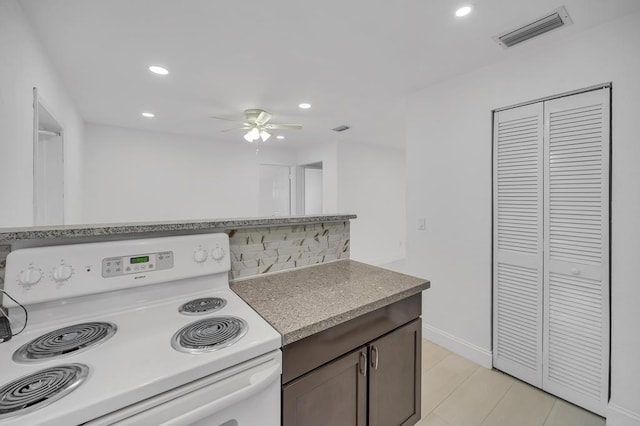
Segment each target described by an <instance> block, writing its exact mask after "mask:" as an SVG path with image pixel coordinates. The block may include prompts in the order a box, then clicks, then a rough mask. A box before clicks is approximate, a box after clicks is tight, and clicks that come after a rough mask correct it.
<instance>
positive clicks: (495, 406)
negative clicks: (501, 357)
mask: <svg viewBox="0 0 640 426" xmlns="http://www.w3.org/2000/svg"><path fill="white" fill-rule="evenodd" d="M491 371H494V370H493V369H491ZM515 384H516V382H515V380H512V381H511V384H510V385H509V387H507V390H506V391H505V392H504V393H503V394H502V396H501V397H500V398H499V399H498V400H497V401H496V404H495V405H494V406H493V408H491V410H489V412H488V413H487V415H486V416H484V417H483V418H482V421H480V426H482V424H483V423H484V421H485V420H487V418H489V416H490V415H491V413H493V411H494V410H495V409H496V408H497V407H498V404H500V401H502V400H503V399H504V398H505V396H507V394H508V393H509V391H510V390H511V388H512V387H513V385H515ZM541 426H542V425H541Z"/></svg>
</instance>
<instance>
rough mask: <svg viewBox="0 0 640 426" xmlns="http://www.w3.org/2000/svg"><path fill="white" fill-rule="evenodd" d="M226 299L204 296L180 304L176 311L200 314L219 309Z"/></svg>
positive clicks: (185, 313)
mask: <svg viewBox="0 0 640 426" xmlns="http://www.w3.org/2000/svg"><path fill="white" fill-rule="evenodd" d="M226 304H227V301H226V300H224V299H221V298H219V297H204V298H202V299H195V300H191V301H189V302H187V303H185V304H184V305H182V306H180V308H179V309H178V312H180V313H181V314H184V315H201V314H208V313H211V312H215V311H219V310H220V309H222V308H224V306H225V305H226Z"/></svg>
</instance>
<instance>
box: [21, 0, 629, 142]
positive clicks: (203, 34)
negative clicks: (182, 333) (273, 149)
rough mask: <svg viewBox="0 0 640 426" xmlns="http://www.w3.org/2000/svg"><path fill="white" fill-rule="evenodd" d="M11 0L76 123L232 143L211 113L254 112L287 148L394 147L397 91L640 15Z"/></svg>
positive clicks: (439, 1) (594, 4)
mask: <svg viewBox="0 0 640 426" xmlns="http://www.w3.org/2000/svg"><path fill="white" fill-rule="evenodd" d="M20 3H21V4H22V6H23V9H24V11H25V13H26V14H27V17H28V19H29V21H30V22H31V23H32V25H33V27H34V29H35V30H36V33H37V34H38V36H39V37H40V40H41V42H42V43H43V44H44V46H45V49H46V50H47V51H48V52H49V55H50V58H51V60H52V61H53V63H54V65H55V67H56V68H57V70H58V71H59V73H60V76H61V77H62V79H63V81H64V83H65V84H66V85H67V87H68V89H69V91H70V92H71V95H72V97H73V99H74V100H75V102H76V104H77V106H78V108H79V110H80V111H81V114H82V115H83V118H84V119H85V121H87V122H94V123H102V124H108V125H117V126H123V127H132V128H140V129H147V130H154V131H162V132H171V133H178V134H188V135H197V136H206V137H212V138H215V139H216V140H232V141H234V142H237V141H238V140H241V139H242V133H241V132H238V133H234V132H232V133H222V132H221V130H222V129H224V128H227V127H229V123H227V122H224V121H217V120H213V119H211V118H209V117H210V116H222V117H228V118H238V119H241V118H242V111H243V110H244V109H246V108H263V109H266V110H268V111H270V112H272V113H273V114H274V118H273V119H272V122H274V123H278V122H280V123H282V122H284V123H301V124H303V125H304V129H303V130H302V131H299V132H296V131H288V132H286V133H285V134H286V136H287V141H288V143H289V144H291V143H295V144H309V143H318V142H323V141H327V140H332V139H336V138H337V137H338V134H336V133H334V132H332V131H331V130H330V129H331V128H333V127H335V126H338V125H341V124H347V125H350V126H352V129H351V130H349V131H348V132H345V133H344V134H340V135H339V137H340V138H341V139H344V140H357V141H360V142H366V143H375V144H382V145H397V146H402V144H403V138H404V132H403V127H404V95H406V94H407V93H410V92H412V91H414V90H416V89H419V88H421V87H425V86H427V85H429V84H431V83H434V82H436V81H438V80H442V79H445V78H448V77H451V76H454V75H459V74H463V73H466V72H468V71H470V70H472V69H474V68H478V67H481V66H483V65H487V64H489V63H492V62H496V61H500V60H503V59H505V58H507V57H508V56H509V55H512V54H517V52H522V51H523V50H526V49H531V48H532V47H535V45H536V43H549V42H553V41H554V40H557V39H560V38H563V37H570V36H572V35H573V34H575V33H576V32H580V31H584V30H585V29H587V28H590V27H593V26H595V25H598V24H600V23H603V22H606V21H609V20H612V19H615V18H617V17H620V16H622V15H625V14H628V13H631V12H635V11H638V10H640V1H638V0H564V1H563V0H535V1H533V0H529V1H525V0H475V1H473V0H472V3H473V4H474V10H473V12H472V13H471V14H470V15H469V16H467V17H466V18H463V19H459V18H456V17H455V16H454V11H455V9H456V8H457V7H458V6H460V5H462V4H464V2H463V1H461V2H458V1H450V0H393V1H390V0H322V1H315V2H310V1H305V0H288V1H285V0H272V1H268V2H265V1H257V0H246V1H233V0H231V1H222V0H181V1H177V0H100V1H98V0H21V1H20ZM561 5H565V6H566V7H567V10H568V11H569V14H570V15H571V17H572V19H573V21H574V25H572V26H570V27H566V28H563V29H560V30H558V31H555V32H553V33H549V34H546V35H544V36H542V37H540V38H539V39H536V40H532V41H529V42H527V43H525V44H523V45H520V46H517V47H515V48H513V49H510V50H503V49H502V48H501V47H499V46H498V45H497V44H495V43H494V42H493V40H492V39H491V37H492V36H494V35H495V34H497V33H500V32H503V31H505V30H509V29H511V28H513V27H515V26H518V25H521V24H523V23H526V22H528V21H530V20H531V19H534V18H537V17H539V16H540V15H543V14H544V13H546V12H549V11H551V10H552V9H555V8H557V7H559V6H561ZM151 64H160V65H163V66H165V67H167V68H168V69H169V70H170V72H171V74H170V75H169V76H166V77H159V76H156V75H154V74H151V73H150V72H149V71H148V70H147V67H148V66H149V65H151ZM302 101H307V102H310V103H311V104H312V105H313V107H312V108H311V109H310V110H307V111H302V110H300V109H298V107H297V105H298V103H300V102H302ZM142 111H152V112H154V113H155V114H156V118H155V119H152V120H149V119H144V118H142V117H141V116H140V113H141V112H142ZM272 140H273V139H272ZM274 143H282V142H279V141H274Z"/></svg>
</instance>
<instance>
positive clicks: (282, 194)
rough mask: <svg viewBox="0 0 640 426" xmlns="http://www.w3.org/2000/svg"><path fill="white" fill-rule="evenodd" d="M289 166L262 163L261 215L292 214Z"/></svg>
mask: <svg viewBox="0 0 640 426" xmlns="http://www.w3.org/2000/svg"><path fill="white" fill-rule="evenodd" d="M289 175H290V170H289V166H280V165H273V164H260V176H259V178H260V182H259V191H260V194H259V197H260V201H259V206H258V207H259V212H260V216H289V215H291V185H290V183H291V181H290V178H289Z"/></svg>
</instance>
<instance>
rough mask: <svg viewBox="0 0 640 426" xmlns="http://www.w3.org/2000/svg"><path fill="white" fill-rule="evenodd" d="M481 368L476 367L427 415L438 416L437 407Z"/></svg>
mask: <svg viewBox="0 0 640 426" xmlns="http://www.w3.org/2000/svg"><path fill="white" fill-rule="evenodd" d="M474 364H475V363H474ZM476 365H477V364H476ZM481 368H483V367H482V366H480V365H478V366H477V367H476V369H475V370H473V371H472V372H471V373H470V374H469V376H468V377H466V378H465V379H464V380H463V381H462V382H460V384H459V385H458V386H456V387H455V388H453V389H452V390H451V392H449V393H448V394H447V396H445V397H444V398H442V401H440V403H439V404H438V405H436V406H435V407H433V410H431V411H430V412H429V413H433V414H435V415H438V413H436V410H437V409H438V407H439V406H441V405H442V404H444V402H445V401H446V400H447V399H449V398H450V397H451V395H453V393H454V392H455V391H457V390H458V389H460V387H461V386H462V385H464V384H465V383H467V381H468V380H470V379H471V377H472V376H473V375H474V374H476V372H477V371H478V370H480V369H481ZM439 417H442V416H439ZM442 419H443V420H445V421H446V420H447V419H445V418H444V417H442ZM447 423H449V422H448V421H447Z"/></svg>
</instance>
